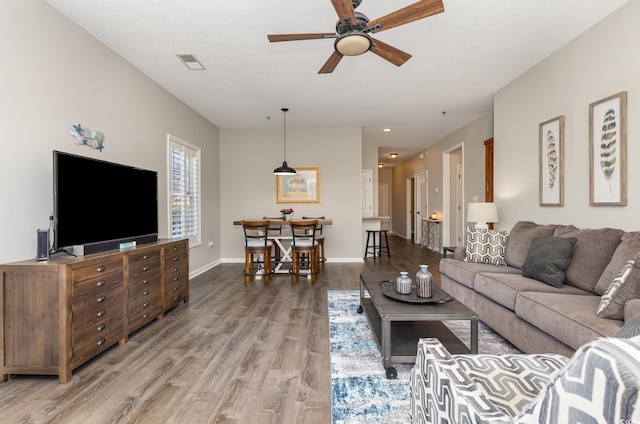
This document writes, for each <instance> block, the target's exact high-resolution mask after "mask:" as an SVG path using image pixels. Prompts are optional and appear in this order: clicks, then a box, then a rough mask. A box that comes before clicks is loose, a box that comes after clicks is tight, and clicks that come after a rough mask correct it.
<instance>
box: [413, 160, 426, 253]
mask: <svg viewBox="0 0 640 424" xmlns="http://www.w3.org/2000/svg"><path fill="white" fill-rule="evenodd" d="M427 175H428V174H427V171H423V172H421V173H419V174H418V175H417V176H416V180H415V181H416V199H415V202H416V205H415V211H416V214H415V224H414V229H415V230H416V231H415V242H416V243H418V244H420V243H422V218H428V217H429V197H428V193H427V185H428V184H427V182H428V177H427Z"/></svg>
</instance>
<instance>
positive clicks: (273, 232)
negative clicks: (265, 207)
mask: <svg viewBox="0 0 640 424" xmlns="http://www.w3.org/2000/svg"><path fill="white" fill-rule="evenodd" d="M262 219H265V220H275V221H281V220H282V217H281V216H276V217H269V216H263V217H262ZM269 235H270V236H281V235H282V225H280V224H273V223H271V222H270V223H269ZM273 256H274V258H273V259H274V260H275V261H276V263H277V262H280V259H281V258H282V252H280V247H278V245H277V244H275V243H273Z"/></svg>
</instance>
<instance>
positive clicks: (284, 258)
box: [233, 218, 333, 278]
mask: <svg viewBox="0 0 640 424" xmlns="http://www.w3.org/2000/svg"><path fill="white" fill-rule="evenodd" d="M261 220H262V219H259V218H256V219H248V220H247V221H261ZM267 221H269V222H270V223H271V224H270V226H271V227H273V226H278V225H281V226H283V227H289V226H291V223H290V220H283V219H269V220H267ZM294 221H313V220H312V219H294ZM317 221H318V225H332V224H333V220H332V219H327V218H325V219H318V220H317ZM233 225H234V226H236V227H242V220H236V221H233ZM292 239H293V236H292V235H291V234H278V235H270V236H269V240H271V241H273V242H274V243H275V244H276V246H278V247H279V248H280V259H279V260H278V261H277V262H274V268H273V272H274V273H275V274H288V273H289V270H290V267H289V266H288V265H290V264H291V262H292V258H291V240H292ZM310 277H311V276H310V275H309V276H308V278H310ZM256 278H259V277H256Z"/></svg>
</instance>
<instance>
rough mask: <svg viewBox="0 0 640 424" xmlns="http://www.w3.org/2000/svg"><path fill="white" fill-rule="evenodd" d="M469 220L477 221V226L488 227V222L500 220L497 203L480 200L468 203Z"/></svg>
mask: <svg viewBox="0 0 640 424" xmlns="http://www.w3.org/2000/svg"><path fill="white" fill-rule="evenodd" d="M467 222H475V223H476V227H477V228H487V227H488V226H487V225H486V223H487V222H498V208H497V207H496V204H495V203H489V202H478V203H469V204H468V205H467Z"/></svg>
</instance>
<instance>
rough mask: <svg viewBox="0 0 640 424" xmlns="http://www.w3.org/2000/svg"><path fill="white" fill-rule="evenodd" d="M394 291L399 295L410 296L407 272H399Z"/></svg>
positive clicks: (409, 279)
mask: <svg viewBox="0 0 640 424" xmlns="http://www.w3.org/2000/svg"><path fill="white" fill-rule="evenodd" d="M396 291H397V292H398V293H400V294H411V278H409V273H408V272H406V271H401V272H400V276H399V277H398V279H397V280H396Z"/></svg>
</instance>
